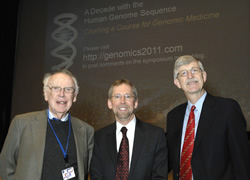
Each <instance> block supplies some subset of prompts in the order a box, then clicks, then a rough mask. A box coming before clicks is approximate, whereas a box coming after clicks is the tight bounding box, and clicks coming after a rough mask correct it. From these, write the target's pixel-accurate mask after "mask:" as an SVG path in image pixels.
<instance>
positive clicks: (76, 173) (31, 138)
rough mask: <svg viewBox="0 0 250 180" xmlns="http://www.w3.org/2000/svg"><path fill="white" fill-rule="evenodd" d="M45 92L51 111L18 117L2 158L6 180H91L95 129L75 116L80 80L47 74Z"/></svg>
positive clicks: (65, 72)
mask: <svg viewBox="0 0 250 180" xmlns="http://www.w3.org/2000/svg"><path fill="white" fill-rule="evenodd" d="M43 92H44V98H45V101H47V102H48V109H46V110H44V111H37V112H31V113H26V114H22V115H17V116H16V117H15V118H14V119H13V121H12V122H11V125H10V128H9V132H8V135H7V137H6V140H5V143H4V146H3V149H2V152H1V155H0V177H1V178H2V179H3V180H13V179H19V180H35V179H37V180H40V179H41V180H50V179H51V180H66V179H72V180H73V179H74V180H87V177H88V170H89V166H90V160H91V157H92V151H93V146H94V142H93V140H94V139H93V135H94V129H93V127H91V126H90V125H89V124H87V123H86V122H84V121H82V120H80V119H78V118H76V117H73V116H71V115H70V114H69V110H70V108H71V106H72V104H73V102H75V101H76V98H77V94H78V92H79V87H78V83H77V80H76V78H75V77H74V76H73V75H72V74H71V73H70V72H69V71H68V70H61V71H58V72H55V73H53V74H46V75H45V76H44V79H43Z"/></svg>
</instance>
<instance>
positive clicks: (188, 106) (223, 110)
mask: <svg viewBox="0 0 250 180" xmlns="http://www.w3.org/2000/svg"><path fill="white" fill-rule="evenodd" d="M206 80H207V73H206V72H205V70H204V67H203V65H202V63H201V62H200V61H198V60H197V59H195V58H194V57H192V56H189V55H185V56H181V57H179V58H178V59H177V60H176V62H175V65H174V84H175V85H176V86H177V87H178V88H179V89H182V90H183V92H184V94H185V96H186V98H187V102H186V103H184V104H181V105H179V106H178V107H176V108H174V109H173V110H171V111H170V112H169V113H168V115H167V146H168V160H169V170H172V169H173V179H174V180H192V179H193V180H229V179H234V180H235V179H237V180H249V178H250V177H249V174H248V173H249V170H250V167H249V157H248V152H249V151H248V139H247V133H246V120H245V118H244V115H243V113H242V111H241V108H240V106H239V104H238V103H237V102H236V101H235V100H232V99H227V98H221V97H215V96H212V95H210V94H209V93H207V92H206V90H205V89H204V87H203V86H204V83H205V82H206Z"/></svg>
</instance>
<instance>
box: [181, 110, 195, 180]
mask: <svg viewBox="0 0 250 180" xmlns="http://www.w3.org/2000/svg"><path fill="white" fill-rule="evenodd" d="M194 110H195V106H192V107H191V111H190V114H189V118H188V124H187V128H186V133H185V139H184V143H183V147H182V152H181V164H180V180H192V167H191V158H192V153H193V148H194V131H195V117H194Z"/></svg>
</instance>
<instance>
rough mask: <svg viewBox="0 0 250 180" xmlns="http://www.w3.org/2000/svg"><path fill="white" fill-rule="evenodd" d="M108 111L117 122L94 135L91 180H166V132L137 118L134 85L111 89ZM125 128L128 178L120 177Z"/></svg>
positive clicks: (118, 84)
mask: <svg viewBox="0 0 250 180" xmlns="http://www.w3.org/2000/svg"><path fill="white" fill-rule="evenodd" d="M107 103H108V107H109V109H112V110H113V112H114V115H115V119H116V122H114V123H113V124H111V125H109V126H107V127H104V128H102V129H100V130H98V131H96V132H95V143H94V144H95V145H94V152H93V157H92V162H91V168H90V178H91V180H117V179H124V180H125V179H126V180H128V179H129V180H153V179H155V180H156V179H157V180H160V179H162V180H166V179H167V174H168V170H167V169H168V168H167V149H166V137H165V134H164V130H163V129H162V128H160V127H156V126H153V125H150V124H147V123H145V122H143V121H141V120H139V119H137V118H136V116H135V114H134V110H135V109H136V108H137V106H138V96H137V91H136V88H135V87H134V85H133V84H132V83H131V82H130V81H128V80H125V79H122V80H116V81H115V82H114V83H113V84H112V86H111V87H110V89H109V93H108V102H107ZM122 127H126V128H127V138H128V142H129V175H128V177H125V178H121V177H119V176H118V172H117V170H116V169H117V164H118V152H119V146H120V144H121V141H122V140H121V139H122V133H121V132H120V130H121V129H122Z"/></svg>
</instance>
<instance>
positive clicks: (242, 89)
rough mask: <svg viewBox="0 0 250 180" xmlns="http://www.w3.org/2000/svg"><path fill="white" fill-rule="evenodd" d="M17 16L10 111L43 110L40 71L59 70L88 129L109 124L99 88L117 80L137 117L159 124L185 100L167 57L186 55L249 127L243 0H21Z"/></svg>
mask: <svg viewBox="0 0 250 180" xmlns="http://www.w3.org/2000/svg"><path fill="white" fill-rule="evenodd" d="M19 15H20V18H19V28H18V29H19V30H18V40H17V56H16V57H17V59H16V68H15V81H14V92H13V103H12V104H13V106H12V116H14V115H16V114H19V113H24V112H29V111H34V110H41V109H44V108H46V107H47V106H46V103H45V102H44V99H43V96H42V78H43V75H44V73H46V72H51V71H55V70H58V69H62V68H67V69H69V70H70V71H71V72H72V73H73V74H74V75H75V76H76V77H77V78H78V81H79V85H80V94H79V95H78V99H77V102H76V103H74V104H73V107H72V109H71V114H72V115H74V116H77V117H79V118H81V119H82V120H84V121H86V122H88V123H90V124H92V125H93V126H94V127H95V129H99V128H101V127H103V126H106V125H108V124H110V123H112V122H114V117H113V114H112V112H111V110H109V109H108V108H107V93H108V89H109V87H110V85H111V83H112V82H113V81H114V80H116V79H121V78H126V79H129V80H131V81H132V82H133V83H134V84H135V86H136V87H137V90H138V93H139V108H138V109H137V111H136V114H137V116H138V117H139V118H140V119H142V120H144V121H146V122H149V123H152V124H155V125H157V126H160V127H163V128H166V115H167V113H168V112H169V111H170V110H171V109H172V108H174V107H175V106H177V105H179V104H181V103H183V102H185V101H186V98H185V96H184V94H183V93H182V91H181V90H179V89H178V88H177V87H175V86H174V84H173V65H174V61H175V60H176V58H178V57H179V56H181V55H186V54H190V55H193V56H195V57H197V58H198V59H200V60H201V61H202V62H203V64H204V66H205V70H206V71H207V73H208V81H207V83H206V85H205V88H206V89H207V91H208V92H209V93H211V94H213V95H218V96H223V97H230V98H233V99H235V100H237V101H238V102H239V103H240V105H241V107H242V110H243V113H244V115H245V117H246V119H247V122H248V131H250V93H249V92H250V81H249V78H250V63H249V62H250V61H249V39H248V35H249V27H248V17H249V7H248V1H247V0H241V1H234V0H221V1H210V0H204V1H199V0H185V1H184V0H154V1H152V0H128V1H115V0H109V1H107V0H103V1H100V0H86V1H82V0H71V1H67V0H53V1H44V0H23V1H21V6H20V13H19Z"/></svg>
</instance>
